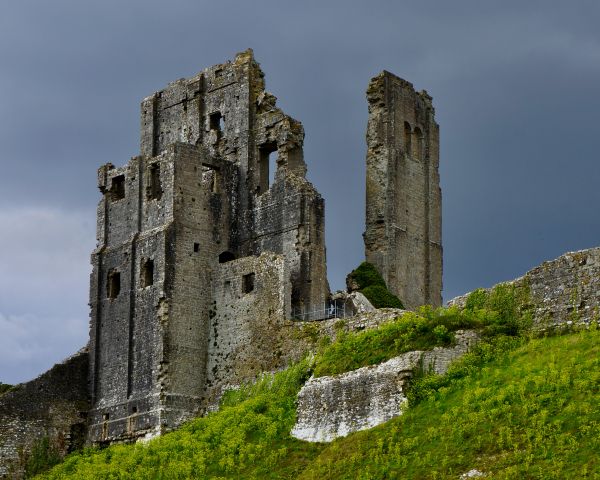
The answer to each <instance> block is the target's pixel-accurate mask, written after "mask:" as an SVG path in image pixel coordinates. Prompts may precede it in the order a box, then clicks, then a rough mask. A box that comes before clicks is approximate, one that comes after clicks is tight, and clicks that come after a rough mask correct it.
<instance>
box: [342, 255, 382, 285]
mask: <svg viewBox="0 0 600 480" xmlns="http://www.w3.org/2000/svg"><path fill="white" fill-rule="evenodd" d="M348 277H349V278H350V279H352V280H354V282H355V283H356V284H357V285H358V288H359V289H360V290H362V289H363V288H367V287H370V286H372V285H381V286H383V287H385V286H386V285H385V281H384V280H383V277H382V276H381V275H380V274H379V272H378V271H377V269H376V268H375V265H373V264H372V263H369V262H362V263H361V264H360V265H359V266H358V267H356V269H354V270H352V272H350V274H349V275H348Z"/></svg>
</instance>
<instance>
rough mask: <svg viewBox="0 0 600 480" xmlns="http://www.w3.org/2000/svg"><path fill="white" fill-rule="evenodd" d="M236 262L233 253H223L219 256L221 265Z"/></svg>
mask: <svg viewBox="0 0 600 480" xmlns="http://www.w3.org/2000/svg"><path fill="white" fill-rule="evenodd" d="M232 260H235V255H234V254H233V253H231V252H227V251H225V252H222V253H220V254H219V263H227V262H231V261H232Z"/></svg>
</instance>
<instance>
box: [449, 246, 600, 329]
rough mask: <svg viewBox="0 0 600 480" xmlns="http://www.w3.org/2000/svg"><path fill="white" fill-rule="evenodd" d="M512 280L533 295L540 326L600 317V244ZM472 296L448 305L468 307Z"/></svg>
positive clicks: (530, 296) (567, 254)
mask: <svg viewBox="0 0 600 480" xmlns="http://www.w3.org/2000/svg"><path fill="white" fill-rule="evenodd" d="M509 283H511V284H513V285H515V286H516V287H517V288H521V289H525V290H526V291H527V293H528V294H529V300H530V302H531V305H527V307H531V308H530V311H531V312H532V315H533V321H534V324H535V326H536V327H538V328H545V327H550V326H553V325H565V324H567V322H571V323H574V324H576V323H586V324H589V323H590V322H592V321H599V320H600V296H599V295H598V291H600V247H596V248H590V249H588V250H580V251H578V252H568V253H565V254H564V255H561V256H560V257H558V258H556V259H554V260H550V261H547V262H544V263H542V264H541V265H539V266H537V267H535V268H534V269H532V270H530V271H529V272H527V273H526V274H525V275H523V276H522V277H519V278H517V279H516V280H513V281H511V282H509ZM468 296H469V294H466V295H462V296H460V297H457V298H454V299H452V300H450V301H449V302H448V304H449V305H456V306H458V307H464V305H465V302H466V300H467V297H468Z"/></svg>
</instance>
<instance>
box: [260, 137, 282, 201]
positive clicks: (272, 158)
mask: <svg viewBox="0 0 600 480" xmlns="http://www.w3.org/2000/svg"><path fill="white" fill-rule="evenodd" d="M276 152H277V146H276V145H273V144H271V143H267V144H264V145H261V146H260V147H259V149H258V183H257V187H256V192H257V193H258V195H262V194H263V193H265V192H266V191H268V190H269V187H270V186H271V185H272V184H273V182H274V180H275V171H276V170H277V153H276Z"/></svg>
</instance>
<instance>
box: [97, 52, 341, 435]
mask: <svg viewBox="0 0 600 480" xmlns="http://www.w3.org/2000/svg"><path fill="white" fill-rule="evenodd" d="M263 77H264V75H263V73H262V71H261V70H260V67H259V65H258V63H256V61H255V60H254V58H253V54H252V51H251V50H248V51H246V52H243V53H241V54H238V55H237V56H236V58H235V60H233V61H232V62H227V63H224V64H220V65H215V66H214V67H211V68H207V69H205V70H203V71H202V72H200V73H199V74H197V75H196V76H194V77H192V78H189V79H182V80H178V81H176V82H174V83H171V84H170V85H168V86H167V87H166V88H165V89H164V90H161V91H159V92H157V93H155V94H153V95H151V96H150V97H147V98H146V99H144V100H143V102H142V108H141V155H140V156H138V157H134V158H132V159H131V160H130V161H129V163H128V164H127V165H126V166H124V167H121V168H115V167H114V166H113V165H111V164H107V165H104V166H103V167H101V168H100V169H99V174H98V186H99V188H100V191H101V192H102V194H103V197H102V199H101V201H100V203H99V205H98V228H97V231H98V246H97V248H96V250H95V251H94V252H93V254H92V264H93V272H92V276H91V288H90V305H91V324H90V384H91V385H90V387H91V400H92V410H91V411H90V413H89V424H90V430H89V437H88V439H89V441H90V442H91V443H101V442H111V441H119V440H124V439H131V438H135V437H139V436H142V435H154V434H157V433H160V432H161V431H163V430H164V429H165V428H171V427H174V426H177V425H178V424H180V423H181V422H182V421H183V420H185V419H186V418H188V417H189V416H190V415H193V414H195V413H197V412H199V411H202V409H204V408H206V404H207V401H208V400H209V397H210V395H211V393H210V389H211V388H213V387H215V386H216V384H217V383H218V382H219V381H225V380H229V379H232V378H234V379H235V376H236V368H238V367H236V365H238V364H236V363H235V361H236V359H238V357H240V355H239V352H240V351H241V350H240V348H243V347H247V345H244V344H248V343H251V344H256V345H257V346H256V348H255V350H254V353H252V354H248V355H249V356H251V355H254V356H255V358H252V360H253V363H252V365H251V366H248V363H249V362H246V363H245V364H244V365H242V366H240V367H239V369H241V368H242V367H244V368H245V372H250V373H252V372H253V371H254V370H252V368H254V369H255V370H258V371H260V368H261V367H262V366H263V363H261V359H264V358H266V356H267V355H270V354H271V353H272V352H269V348H270V347H269V346H265V343H264V342H263V343H262V344H260V343H257V340H255V339H254V337H252V331H253V330H252V329H251V328H249V327H248V324H250V323H251V322H257V323H260V322H276V321H280V320H281V319H285V318H289V312H290V308H291V307H292V306H299V305H313V304H322V303H323V302H324V301H325V300H326V299H327V298H328V296H329V287H328V284H327V275H326V267H325V240H324V203H323V199H322V198H321V196H320V195H319V193H318V192H317V191H316V190H315V189H314V187H313V186H312V185H311V184H310V183H309V182H308V181H307V180H306V179H305V174H306V165H305V163H304V159H303V153H302V143H303V139H304V130H303V128H302V125H301V124H300V122H298V121H296V120H294V119H293V118H291V117H289V116H288V115H286V114H284V113H283V112H282V111H281V110H280V109H279V108H277V107H276V105H275V103H276V98H275V97H274V96H273V95H271V94H269V93H267V92H266V91H265V89H264V80H263ZM275 157H276V159H275ZM270 170H271V171H270ZM273 170H275V172H273ZM273 173H274V175H273ZM244 335H245V336H244ZM222 338H228V340H227V342H226V344H223V343H222V341H221V339H222ZM236 342H237V343H236ZM238 346H239V348H238ZM242 360H243V358H242V359H241V360H240V359H238V360H237V361H238V363H239V362H241V363H244V362H243V361H242ZM239 369H238V370H239ZM263 369H264V368H263ZM258 371H256V372H255V373H258ZM250 373H248V374H250Z"/></svg>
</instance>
